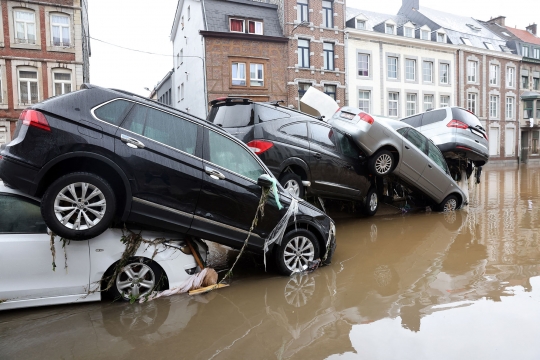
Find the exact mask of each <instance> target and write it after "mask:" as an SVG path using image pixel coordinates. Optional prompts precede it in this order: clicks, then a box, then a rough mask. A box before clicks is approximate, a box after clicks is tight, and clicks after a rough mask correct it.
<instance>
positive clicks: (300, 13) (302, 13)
mask: <svg viewBox="0 0 540 360" xmlns="http://www.w3.org/2000/svg"><path fill="white" fill-rule="evenodd" d="M308 14H309V12H308V0H297V1H296V20H298V21H300V22H305V21H308V20H309V15H308Z"/></svg>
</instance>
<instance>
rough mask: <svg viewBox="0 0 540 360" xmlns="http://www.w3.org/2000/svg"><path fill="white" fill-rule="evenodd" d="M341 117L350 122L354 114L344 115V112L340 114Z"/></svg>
mask: <svg viewBox="0 0 540 360" xmlns="http://www.w3.org/2000/svg"><path fill="white" fill-rule="evenodd" d="M341 117H342V118H345V119H348V120H352V119H354V114H349V113H346V112H342V113H341Z"/></svg>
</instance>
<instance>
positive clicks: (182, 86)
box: [180, 83, 184, 100]
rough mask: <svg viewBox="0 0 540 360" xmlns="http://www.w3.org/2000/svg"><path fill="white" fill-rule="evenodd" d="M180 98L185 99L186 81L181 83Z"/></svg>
mask: <svg viewBox="0 0 540 360" xmlns="http://www.w3.org/2000/svg"><path fill="white" fill-rule="evenodd" d="M180 100H184V83H182V84H180Z"/></svg>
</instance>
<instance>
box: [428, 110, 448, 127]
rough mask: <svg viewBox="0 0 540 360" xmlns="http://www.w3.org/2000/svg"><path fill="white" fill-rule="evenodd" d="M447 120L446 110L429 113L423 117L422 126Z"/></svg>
mask: <svg viewBox="0 0 540 360" xmlns="http://www.w3.org/2000/svg"><path fill="white" fill-rule="evenodd" d="M444 119H446V109H439V110H433V111H428V112H425V113H424V116H422V126H426V125H430V124H433V123H436V122H439V121H443V120H444Z"/></svg>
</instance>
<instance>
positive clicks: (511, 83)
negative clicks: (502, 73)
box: [506, 66, 516, 88]
mask: <svg viewBox="0 0 540 360" xmlns="http://www.w3.org/2000/svg"><path fill="white" fill-rule="evenodd" d="M510 73H511V75H512V76H510ZM506 86H507V87H510V88H515V87H516V68H515V67H513V66H507V67H506Z"/></svg>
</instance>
